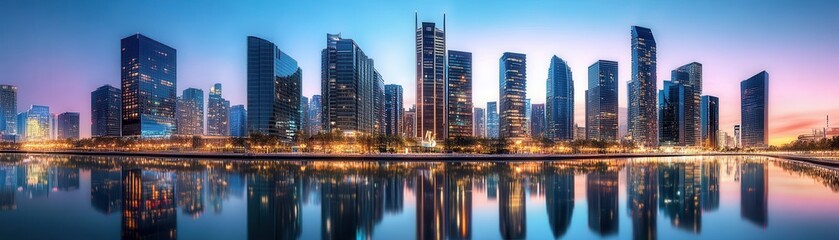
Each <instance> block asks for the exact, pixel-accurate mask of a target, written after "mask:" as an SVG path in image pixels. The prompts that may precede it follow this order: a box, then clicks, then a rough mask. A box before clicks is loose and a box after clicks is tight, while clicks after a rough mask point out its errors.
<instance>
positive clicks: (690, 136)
mask: <svg viewBox="0 0 839 240" xmlns="http://www.w3.org/2000/svg"><path fill="white" fill-rule="evenodd" d="M671 79H672V81H674V82H676V83H678V84H680V85H682V86H684V88H685V94H684V96H683V97H682V100H681V101H682V102H683V103H682V107H683V108H684V111H683V112H682V114H683V116H682V117H681V118H683V119H684V122H683V123H681V124H680V128H679V129H680V132H681V133H682V135H681V138H682V139H683V142H682V144H681V145H684V146H701V145H702V144H701V133H700V131H701V130H700V126H699V124H700V120H699V118H700V117H701V116H700V114H701V113H700V111H699V104H700V97H701V96H702V64H701V63H698V62H692V63H688V64H685V65H684V66H681V67H679V68H677V69H675V70H673V71H672V72H671Z"/></svg>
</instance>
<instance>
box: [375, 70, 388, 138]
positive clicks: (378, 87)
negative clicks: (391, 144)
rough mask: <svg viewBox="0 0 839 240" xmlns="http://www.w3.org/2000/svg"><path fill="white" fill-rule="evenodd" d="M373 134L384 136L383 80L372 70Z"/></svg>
mask: <svg viewBox="0 0 839 240" xmlns="http://www.w3.org/2000/svg"><path fill="white" fill-rule="evenodd" d="M372 109H373V133H374V134H378V135H384V134H385V80H384V79H383V78H382V75H381V74H379V71H377V70H376V69H375V68H374V69H373V108H372Z"/></svg>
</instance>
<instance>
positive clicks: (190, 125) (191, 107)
mask: <svg viewBox="0 0 839 240" xmlns="http://www.w3.org/2000/svg"><path fill="white" fill-rule="evenodd" d="M175 115H176V121H177V124H176V125H177V128H178V134H180V135H187V136H193V135H203V134H204V91H202V90H201V89H197V88H187V89H185V90H184V91H183V94H182V95H181V96H180V97H179V98H178V105H177V113H176V114H175Z"/></svg>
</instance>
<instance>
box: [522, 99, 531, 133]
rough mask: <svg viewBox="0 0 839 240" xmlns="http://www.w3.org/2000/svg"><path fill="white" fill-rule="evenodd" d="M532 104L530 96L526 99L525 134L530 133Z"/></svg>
mask: <svg viewBox="0 0 839 240" xmlns="http://www.w3.org/2000/svg"><path fill="white" fill-rule="evenodd" d="M531 110H533V109H531V104H530V98H528V99H525V100H524V135H526V136H531V135H530V120H531V115H530V114H531V112H530V111H531Z"/></svg>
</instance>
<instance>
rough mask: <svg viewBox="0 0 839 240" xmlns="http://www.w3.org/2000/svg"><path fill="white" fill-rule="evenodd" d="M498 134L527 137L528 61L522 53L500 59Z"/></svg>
mask: <svg viewBox="0 0 839 240" xmlns="http://www.w3.org/2000/svg"><path fill="white" fill-rule="evenodd" d="M499 65H500V66H499V69H500V73H499V83H498V85H499V96H498V100H499V104H498V133H499V136H500V137H502V138H523V137H525V133H526V132H525V127H524V125H525V121H526V119H525V112H526V109H525V104H526V102H525V101H526V99H527V67H526V66H527V59H526V56H525V55H524V54H521V53H510V52H507V53H504V54H503V55H502V56H501V59H499Z"/></svg>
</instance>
